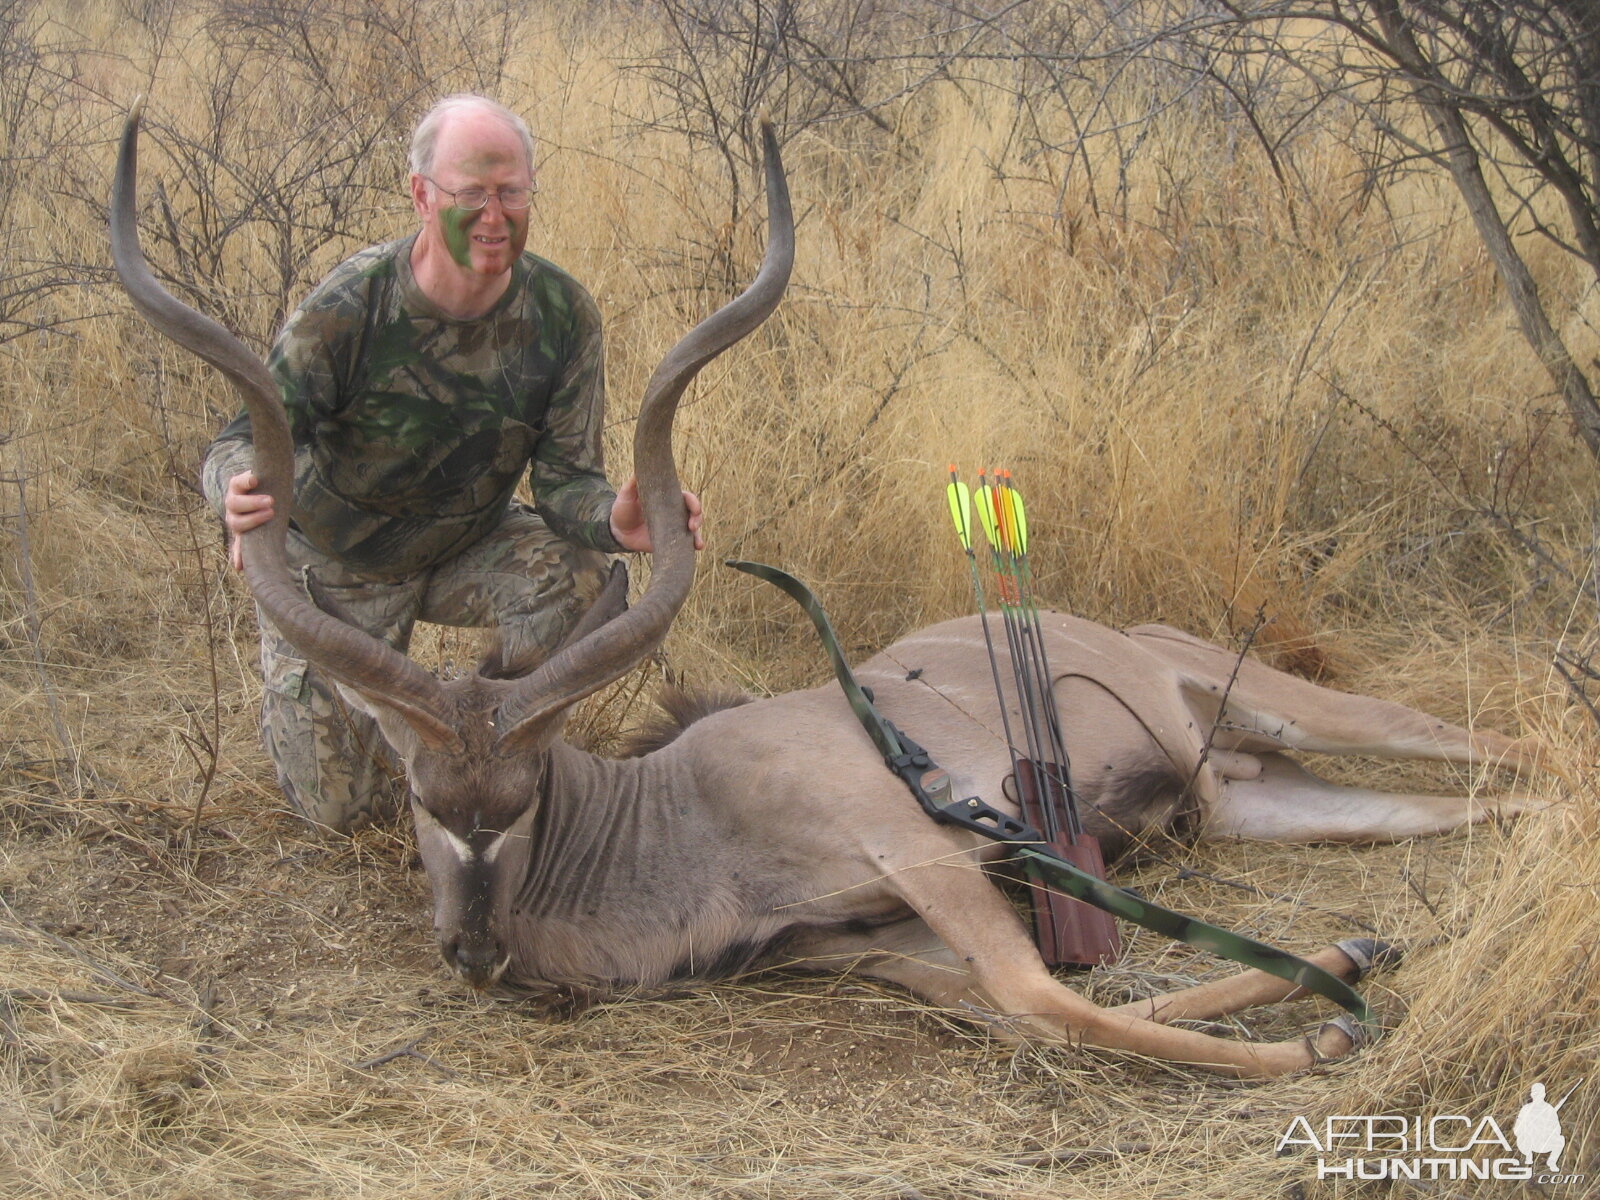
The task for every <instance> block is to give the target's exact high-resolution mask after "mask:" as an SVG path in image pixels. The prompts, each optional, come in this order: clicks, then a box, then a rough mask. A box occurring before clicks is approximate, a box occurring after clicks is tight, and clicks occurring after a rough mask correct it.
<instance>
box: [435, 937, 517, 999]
mask: <svg viewBox="0 0 1600 1200" xmlns="http://www.w3.org/2000/svg"><path fill="white" fill-rule="evenodd" d="M440 949H441V950H442V951H443V952H444V961H445V963H446V964H447V965H448V966H449V967H450V969H451V970H452V971H454V972H455V973H456V974H457V975H458V976H460V977H461V979H462V981H463V982H465V983H466V984H467V985H468V986H469V987H471V988H474V989H476V990H478V991H482V990H483V989H484V988H486V987H489V986H490V985H491V984H493V983H495V982H497V981H498V980H499V978H500V976H501V975H503V974H505V969H506V967H507V966H508V965H509V964H510V961H511V960H510V958H509V957H508V956H507V955H506V953H505V952H504V951H503V950H502V949H501V948H500V945H499V943H497V942H496V941H494V939H492V938H452V939H451V940H449V941H448V942H445V943H443V944H442V945H441V946H440Z"/></svg>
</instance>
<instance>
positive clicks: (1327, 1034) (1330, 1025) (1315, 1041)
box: [1306, 1013, 1376, 1066]
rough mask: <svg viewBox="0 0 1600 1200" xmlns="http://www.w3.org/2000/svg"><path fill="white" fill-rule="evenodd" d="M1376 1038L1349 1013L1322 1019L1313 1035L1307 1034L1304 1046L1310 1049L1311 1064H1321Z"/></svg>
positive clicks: (1359, 1047)
mask: <svg viewBox="0 0 1600 1200" xmlns="http://www.w3.org/2000/svg"><path fill="white" fill-rule="evenodd" d="M1374 1040H1376V1035H1375V1034H1374V1032H1373V1031H1372V1030H1371V1029H1368V1028H1367V1027H1366V1026H1365V1025H1363V1024H1362V1023H1361V1022H1360V1021H1358V1020H1356V1019H1355V1018H1354V1017H1353V1016H1351V1015H1350V1014H1349V1013H1345V1014H1344V1015H1342V1016H1338V1017H1335V1018H1334V1019H1333V1020H1331V1021H1324V1022H1323V1023H1322V1024H1321V1025H1320V1026H1319V1027H1318V1029H1317V1032H1316V1033H1315V1034H1314V1035H1307V1037H1306V1048H1307V1049H1309V1050H1310V1051H1311V1065H1312V1066H1321V1065H1322V1064H1323V1063H1326V1062H1336V1061H1338V1060H1339V1059H1341V1058H1344V1057H1345V1056H1346V1055H1349V1054H1354V1053H1355V1052H1356V1051H1357V1050H1360V1049H1362V1048H1364V1047H1366V1046H1369V1045H1371V1044H1372V1042H1373V1041H1374Z"/></svg>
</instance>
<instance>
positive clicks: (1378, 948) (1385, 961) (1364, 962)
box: [1335, 938, 1405, 983]
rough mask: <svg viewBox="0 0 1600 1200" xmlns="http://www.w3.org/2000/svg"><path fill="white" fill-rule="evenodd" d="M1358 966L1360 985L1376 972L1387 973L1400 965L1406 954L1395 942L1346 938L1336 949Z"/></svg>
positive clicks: (1357, 979) (1356, 978)
mask: <svg viewBox="0 0 1600 1200" xmlns="http://www.w3.org/2000/svg"><path fill="white" fill-rule="evenodd" d="M1335 949H1337V950H1338V951H1339V953H1341V954H1343V955H1344V956H1345V957H1346V958H1348V959H1349V960H1350V961H1351V962H1353V963H1355V965H1356V977H1355V982H1357V983H1359V982H1361V980H1363V979H1365V978H1366V977H1367V976H1368V975H1370V974H1372V972H1374V971H1387V970H1388V969H1389V968H1390V967H1397V966H1399V965H1400V960H1401V959H1403V958H1404V957H1405V954H1404V952H1403V951H1402V950H1401V949H1400V947H1399V946H1396V945H1395V944H1394V943H1393V942H1385V941H1382V940H1380V939H1379V938H1346V939H1345V940H1344V941H1342V942H1339V943H1338V944H1337V946H1336V947H1335Z"/></svg>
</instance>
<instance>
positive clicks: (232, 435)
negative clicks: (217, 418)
mask: <svg viewBox="0 0 1600 1200" xmlns="http://www.w3.org/2000/svg"><path fill="white" fill-rule="evenodd" d="M240 425H243V426H244V431H243V433H242V434H240V433H238V432H237V427H238V426H240ZM255 461H256V456H255V451H254V450H253V449H252V448H251V446H250V423H249V421H247V420H245V419H244V418H236V419H235V420H234V421H232V422H231V423H230V424H229V425H228V426H227V428H225V429H224V430H223V431H222V432H221V433H219V434H218V435H217V440H216V441H214V442H212V443H211V448H210V449H209V450H207V451H206V460H205V463H204V464H203V465H202V466H201V468H200V489H201V491H203V492H204V493H205V497H206V503H208V504H210V505H211V511H212V512H214V513H216V514H217V519H218V520H221V519H222V517H223V511H222V502H223V499H224V498H225V497H226V496H227V494H228V480H230V479H232V478H233V477H234V476H235V475H237V474H239V472H241V471H248V470H250V469H251V468H252V467H253V466H255Z"/></svg>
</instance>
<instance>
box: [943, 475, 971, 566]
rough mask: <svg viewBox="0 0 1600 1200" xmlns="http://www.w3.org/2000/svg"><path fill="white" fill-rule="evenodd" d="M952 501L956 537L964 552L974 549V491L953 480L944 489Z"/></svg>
mask: <svg viewBox="0 0 1600 1200" xmlns="http://www.w3.org/2000/svg"><path fill="white" fill-rule="evenodd" d="M944 494H945V498H946V499H947V500H949V501H950V519H951V520H952V521H954V522H955V526H956V536H957V537H958V538H960V539H961V547H962V549H964V550H971V549H972V490H971V489H970V488H968V487H967V485H966V484H964V483H962V482H961V481H960V480H952V481H951V482H950V484H949V486H948V487H946V488H945V489H944Z"/></svg>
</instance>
